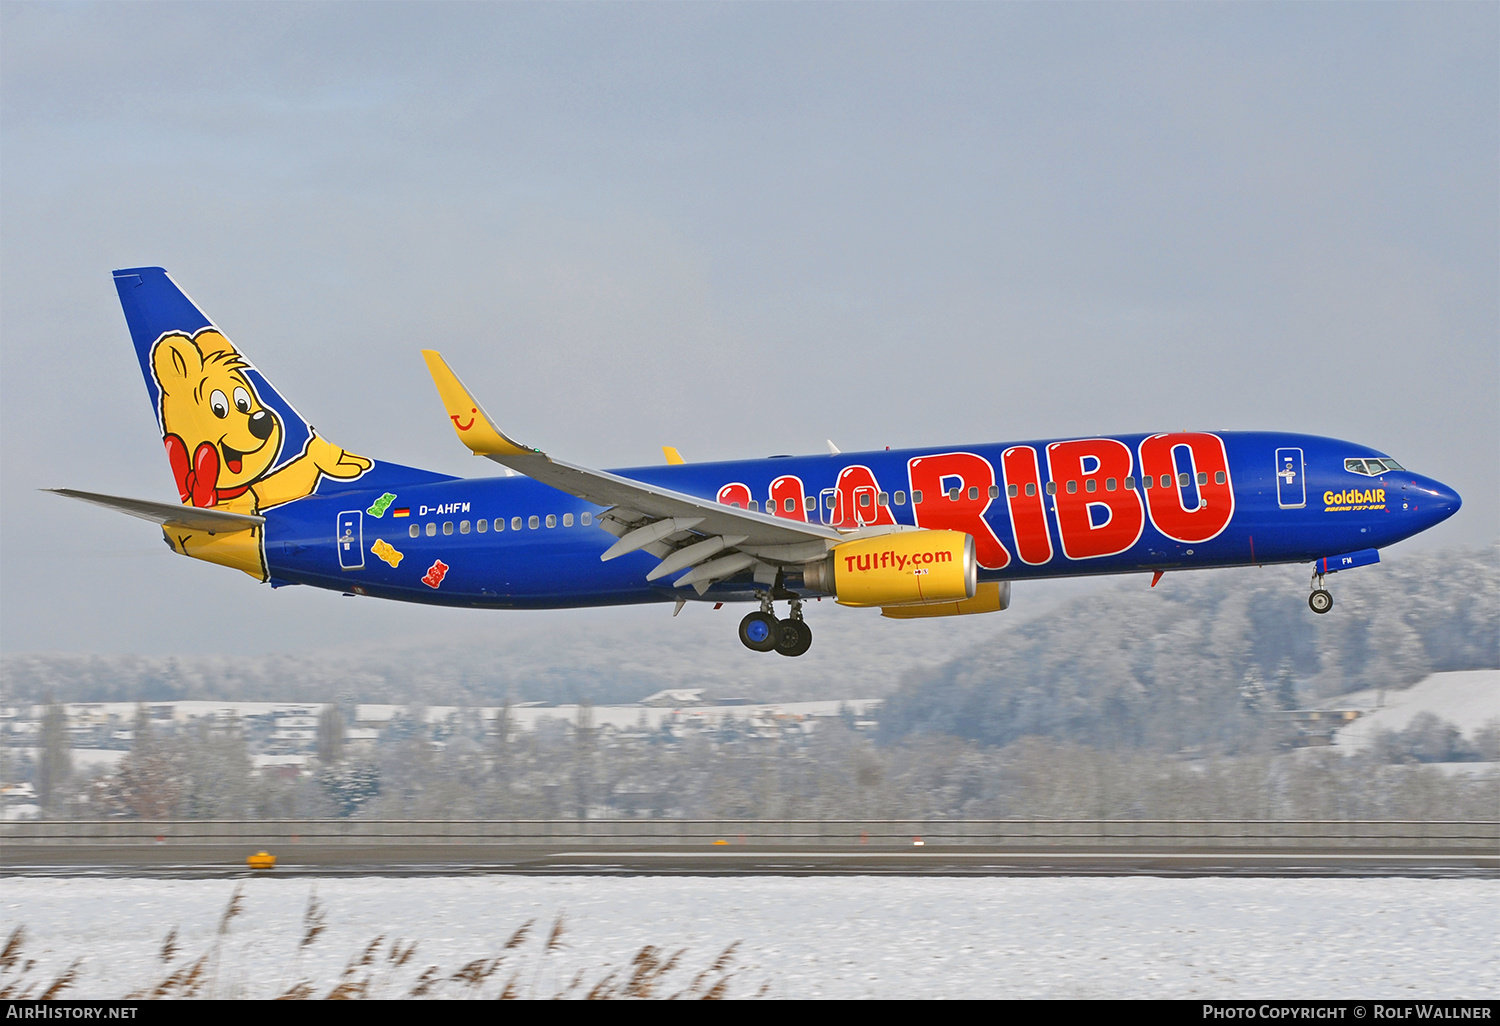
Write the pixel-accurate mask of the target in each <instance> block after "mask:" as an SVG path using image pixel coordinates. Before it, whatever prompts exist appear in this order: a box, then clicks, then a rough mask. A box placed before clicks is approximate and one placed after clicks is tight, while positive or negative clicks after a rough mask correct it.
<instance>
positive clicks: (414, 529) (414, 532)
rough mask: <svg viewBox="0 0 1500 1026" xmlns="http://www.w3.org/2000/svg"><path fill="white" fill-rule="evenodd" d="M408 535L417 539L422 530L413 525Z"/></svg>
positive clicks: (408, 530)
mask: <svg viewBox="0 0 1500 1026" xmlns="http://www.w3.org/2000/svg"><path fill="white" fill-rule="evenodd" d="M406 533H407V534H409V535H411V536H412V537H413V538H415V537H416V536H417V535H419V534H421V533H422V529H421V528H420V527H418V526H417V525H416V524H412V525H411V527H410V528H408V529H407V532H406Z"/></svg>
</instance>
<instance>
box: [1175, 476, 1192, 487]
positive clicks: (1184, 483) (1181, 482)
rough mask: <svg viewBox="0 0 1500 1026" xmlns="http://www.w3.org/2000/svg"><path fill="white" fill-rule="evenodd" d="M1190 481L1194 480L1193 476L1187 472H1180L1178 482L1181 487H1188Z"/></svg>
mask: <svg viewBox="0 0 1500 1026" xmlns="http://www.w3.org/2000/svg"><path fill="white" fill-rule="evenodd" d="M1190 481H1192V477H1190V476H1189V475H1187V474H1178V475H1177V484H1178V486H1179V487H1181V488H1186V487H1187V486H1188V482H1190Z"/></svg>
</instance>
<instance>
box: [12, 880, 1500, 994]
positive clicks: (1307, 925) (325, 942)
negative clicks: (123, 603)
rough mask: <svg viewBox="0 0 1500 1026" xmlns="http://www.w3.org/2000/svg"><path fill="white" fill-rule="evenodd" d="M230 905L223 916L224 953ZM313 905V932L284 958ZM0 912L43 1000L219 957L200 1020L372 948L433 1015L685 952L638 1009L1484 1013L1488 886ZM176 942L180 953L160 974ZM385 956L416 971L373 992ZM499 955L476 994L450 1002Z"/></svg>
mask: <svg viewBox="0 0 1500 1026" xmlns="http://www.w3.org/2000/svg"><path fill="white" fill-rule="evenodd" d="M236 886H242V887H243V892H242V901H243V907H242V911H241V912H240V913H239V914H238V915H236V916H234V917H233V918H232V920H231V921H230V922H229V923H228V926H227V931H226V932H225V933H224V934H223V935H222V937H220V935H219V933H218V929H219V924H220V921H221V919H222V916H223V913H224V911H225V908H226V906H227V905H228V903H229V901H230V897H231V895H232V894H233V892H234V890H235V888H236ZM314 891H316V897H317V901H318V902H319V903H321V905H322V908H323V910H324V911H323V915H324V917H325V918H324V921H325V924H326V929H325V931H324V932H323V933H322V934H321V935H320V936H318V937H317V938H316V939H315V940H314V941H313V942H312V943H311V944H309V945H307V946H306V947H305V948H302V949H301V950H300V951H299V941H300V939H301V938H302V937H303V935H304V914H305V910H306V909H307V907H308V901H309V896H310V895H312V894H313V893H314ZM0 910H3V917H0V919H3V928H4V931H5V933H6V935H9V934H10V932H11V931H12V930H13V929H14V928H15V927H16V926H18V925H20V926H24V927H25V937H24V940H23V947H22V956H23V958H30V959H35V960H36V964H35V965H34V966H33V967H32V968H31V969H30V972H29V976H28V979H30V980H33V981H39V982H40V983H41V985H42V986H45V985H46V984H47V983H48V982H50V981H51V980H52V979H53V978H54V977H55V976H56V975H57V974H58V973H59V972H61V971H62V970H63V969H64V968H66V967H67V966H68V965H69V964H70V963H71V962H72V961H73V960H74V959H79V958H81V959H82V960H83V961H82V963H81V965H80V966H79V971H78V979H77V983H76V985H75V986H74V987H73V988H72V989H71V990H70V991H68V992H67V993H68V994H71V995H72V996H73V997H112V996H123V995H125V994H128V993H130V992H132V991H137V990H140V989H142V988H147V987H150V986H152V985H154V984H155V983H157V982H158V981H161V980H162V979H164V978H165V977H167V976H168V975H169V973H170V972H171V971H173V970H174V969H176V968H180V967H182V966H184V965H187V964H188V963H190V962H191V961H193V960H194V959H196V958H197V957H199V956H200V955H202V954H205V953H208V952H211V951H213V950H214V949H215V946H216V942H217V945H218V954H217V958H216V959H215V960H211V961H210V963H208V964H207V965H206V966H205V971H204V974H203V977H204V979H205V980H206V981H207V982H206V983H205V984H204V989H203V990H202V991H201V993H203V994H204V995H205V996H206V995H208V994H209V993H212V994H213V995H216V996H220V997H270V996H274V995H276V994H278V993H282V992H284V991H286V990H287V989H288V988H290V987H292V986H293V985H295V984H296V983H298V982H299V981H303V980H306V981H309V982H310V983H311V984H312V988H311V992H312V994H313V995H314V996H322V995H323V994H326V993H327V992H328V991H329V990H331V989H332V988H333V987H334V986H335V985H336V984H337V983H338V982H339V980H340V977H341V974H343V972H344V970H345V967H346V965H347V964H348V962H349V960H350V959H351V957H354V956H356V955H359V954H361V953H363V952H364V951H365V950H366V948H367V946H368V945H369V942H370V941H372V940H373V939H375V938H376V937H377V936H379V937H382V938H383V939H382V941H381V943H380V945H378V946H377V948H376V949H375V951H374V952H373V954H372V955H371V962H370V964H369V965H368V966H364V967H357V968H356V969H355V971H354V972H353V974H352V975H350V976H349V977H347V979H348V980H349V981H352V982H356V983H357V982H358V981H360V980H363V979H364V978H366V977H367V976H368V977H369V978H370V981H371V982H370V984H369V991H368V993H369V994H370V996H387V997H396V996H403V995H405V994H407V993H409V992H410V991H411V990H412V988H413V986H414V984H415V983H416V981H417V980H418V979H419V977H420V976H421V974H422V973H423V972H425V971H426V970H427V969H428V967H429V966H436V967H437V970H438V971H437V973H436V974H429V976H432V975H436V976H437V977H440V978H442V979H444V980H445V981H447V982H444V983H442V984H440V985H439V987H438V988H437V989H436V990H435V991H434V992H433V993H434V994H440V995H447V996H461V995H465V994H474V995H483V996H486V997H493V996H495V995H496V994H498V993H499V992H500V991H501V990H502V989H503V988H504V987H505V986H506V985H507V984H510V985H511V986H512V987H513V988H514V989H515V991H517V992H518V993H519V994H520V995H521V996H528V995H535V996H546V997H550V996H552V995H553V994H554V993H556V992H558V991H560V990H563V989H565V988H566V987H567V986H568V985H569V984H570V983H571V982H572V981H573V980H574V979H575V978H581V980H582V983H581V985H580V987H579V988H578V990H575V991H574V992H573V993H574V994H575V995H581V994H582V993H583V992H584V991H586V990H587V989H588V988H590V987H591V986H593V985H594V984H595V983H597V982H598V981H599V980H601V979H602V978H604V977H605V976H606V975H608V974H609V973H611V972H615V971H619V970H622V969H626V968H628V966H629V964H630V962H631V959H632V957H633V956H635V955H636V954H637V952H639V951H640V950H641V948H642V947H643V946H644V945H648V944H649V945H655V946H657V947H659V948H661V949H664V952H665V953H666V954H670V953H672V952H675V951H677V950H678V949H686V950H685V952H684V953H683V955H682V957H681V960H680V962H679V965H678V967H677V968H675V969H673V970H672V971H670V972H669V973H666V974H665V975H664V977H663V979H662V981H661V983H660V985H659V986H658V988H657V990H656V993H657V994H658V995H660V996H665V995H669V994H671V993H673V992H675V991H677V990H680V989H682V988H684V987H687V986H688V985H689V984H690V983H691V982H692V979H693V977H694V976H695V975H696V974H697V973H698V972H699V971H701V970H704V969H707V968H709V966H710V965H711V963H713V962H714V960H715V959H716V958H717V957H718V956H719V955H720V953H721V952H723V951H724V949H725V948H727V947H728V946H729V945H730V944H731V943H734V942H736V941H738V942H739V946H738V948H737V949H736V951H735V953H734V959H733V962H732V964H731V965H730V966H729V969H728V972H729V973H730V974H731V975H730V976H729V978H728V984H727V993H728V996H730V997H736V996H739V997H750V996H754V995H756V994H757V993H761V992H762V988H763V987H764V988H765V990H764V993H765V994H766V995H767V996H772V997H789V998H790V997H803V998H809V997H825V998H858V997H886V998H896V997H925V998H942V997H990V998H1027V997H1101V998H1103V997H1111V998H1112V997H1137V998H1197V997H1217V998H1252V997H1253V998H1272V997H1280V998H1291V997H1300V998H1339V997H1360V998H1375V997H1390V998H1398V997H1404V998H1418V997H1422V998H1444V997H1447V998H1456V997H1472V998H1478V997H1491V998H1493V997H1496V996H1497V995H1500V931H1497V930H1496V929H1495V924H1496V923H1497V922H1500V881H1494V880H1413V879H1359V880H1325V879H1319V880H1295V879H1294V880H1288V879H1239V878H1231V879H1151V878H1115V879H1100V878H1091V879H1055V878H1047V879H1043V878H1032V879H1015V878H1012V879H1007V878H937V879H914V878H890V877H884V878H882V877H843V878H784V877H756V878H680V877H677V878H666V877H628V878H600V877H515V876H481V877H434V878H376V877H363V878H344V879H323V880H318V881H311V880H308V879H305V878H302V879H276V878H272V877H266V878H255V879H249V880H245V881H243V883H242V884H236V882H234V881H227V880H158V879H80V878H67V879H44V878H14V877H12V878H7V879H4V880H3V881H0ZM559 916H561V917H562V920H563V932H562V934H561V936H560V938H559V941H560V946H558V947H556V948H554V949H553V950H551V951H550V952H549V951H547V950H546V942H547V937H548V934H549V932H550V930H551V928H552V927H553V925H554V924H555V923H556V922H557V920H558V917H559ZM528 920H534V921H535V925H534V927H533V928H532V932H531V933H530V934H529V935H528V936H527V937H526V938H525V939H524V940H523V941H522V942H521V943H519V944H518V945H516V946H515V947H514V948H512V949H511V950H509V951H506V950H505V945H506V942H507V940H508V939H509V938H510V937H512V935H513V934H514V933H515V931H516V930H517V928H518V927H520V926H521V925H522V924H523V923H526V922H527V921H528ZM174 928H176V929H177V930H178V935H177V939H178V944H179V946H180V950H179V951H178V952H177V953H176V954H175V955H174V956H173V957H172V958H171V959H170V960H169V961H166V962H164V961H162V960H161V959H160V957H159V951H160V949H161V946H162V941H163V938H164V937H165V936H166V935H167V934H168V932H169V931H171V930H173V929H174ZM396 940H399V941H400V942H402V945H403V947H402V948H401V949H400V950H404V945H405V944H406V943H408V942H411V941H415V942H416V944H417V948H416V951H415V953H414V954H413V955H412V957H411V958H410V959H409V960H408V961H407V962H406V963H405V964H404V965H402V966H400V967H398V968H392V965H391V958H390V953H391V944H392V942H393V941H396ZM500 955H504V956H505V959H504V961H503V962H502V963H501V964H500V965H499V966H498V967H496V968H495V969H493V970H490V971H489V974H488V975H487V976H486V975H485V971H487V970H488V969H489V966H488V963H484V964H483V965H481V967H480V971H479V972H478V973H477V974H476V975H479V976H485V978H484V980H483V982H481V983H480V984H479V985H477V986H475V987H472V988H471V987H468V986H466V985H465V984H463V983H461V982H455V981H452V980H451V979H450V978H451V977H452V976H453V975H454V974H455V973H457V972H458V971H459V970H460V969H462V968H463V967H464V966H465V965H466V964H468V963H470V962H472V961H473V960H475V959H493V958H495V957H496V956H500ZM5 978H6V980H7V981H8V980H10V979H14V974H13V973H12V974H9V975H7V976H6V977H5ZM718 978H719V977H718V976H713V977H710V979H711V980H717V979H718ZM700 986H703V985H700Z"/></svg>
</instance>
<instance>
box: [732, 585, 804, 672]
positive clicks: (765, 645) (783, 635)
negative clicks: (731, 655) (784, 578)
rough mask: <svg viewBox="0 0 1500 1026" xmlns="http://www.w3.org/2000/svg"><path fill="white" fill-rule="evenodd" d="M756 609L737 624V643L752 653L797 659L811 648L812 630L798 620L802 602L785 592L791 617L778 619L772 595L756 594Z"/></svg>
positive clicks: (801, 620)
mask: <svg viewBox="0 0 1500 1026" xmlns="http://www.w3.org/2000/svg"><path fill="white" fill-rule="evenodd" d="M758 595H759V597H760V609H758V610H757V611H755V612H753V613H750V614H748V615H747V616H746V617H745V618H744V619H743V620H741V621H740V641H741V642H742V643H743V644H744V646H745V647H746V648H748V649H750V650H751V651H753V652H770V651H772V650H775V651H776V652H777V653H779V654H780V655H784V656H799V655H802V654H803V653H804V652H806V651H807V650H808V649H809V648H812V628H811V627H809V626H808V625H807V622H806V621H805V620H803V619H802V600H801V599H800V598H798V597H797V596H796V595H793V594H791V593H790V592H788V593H787V597H788V598H789V600H790V602H791V606H792V608H791V615H790V616H788V617H787V618H786V619H785V620H778V619H777V618H776V613H775V609H774V606H773V605H772V594H771V592H768V591H762V592H759V593H758Z"/></svg>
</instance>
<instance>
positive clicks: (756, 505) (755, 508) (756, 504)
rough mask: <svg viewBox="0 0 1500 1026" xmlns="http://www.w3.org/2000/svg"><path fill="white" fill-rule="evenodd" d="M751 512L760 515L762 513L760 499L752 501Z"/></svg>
mask: <svg viewBox="0 0 1500 1026" xmlns="http://www.w3.org/2000/svg"><path fill="white" fill-rule="evenodd" d="M750 512H752V513H759V512H760V500H759V499H751V500H750Z"/></svg>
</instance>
